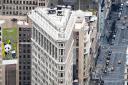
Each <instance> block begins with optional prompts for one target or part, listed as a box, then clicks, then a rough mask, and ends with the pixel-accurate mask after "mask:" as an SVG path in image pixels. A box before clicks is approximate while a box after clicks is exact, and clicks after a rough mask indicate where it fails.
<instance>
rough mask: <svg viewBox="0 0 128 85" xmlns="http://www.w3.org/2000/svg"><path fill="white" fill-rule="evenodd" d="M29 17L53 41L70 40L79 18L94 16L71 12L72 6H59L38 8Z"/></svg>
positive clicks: (79, 11)
mask: <svg viewBox="0 0 128 85" xmlns="http://www.w3.org/2000/svg"><path fill="white" fill-rule="evenodd" d="M28 16H29V17H30V19H31V20H32V21H34V22H35V23H36V24H38V26H39V27H41V28H42V29H43V30H44V31H45V32H46V33H48V34H49V35H50V36H51V37H52V38H53V39H55V40H68V39H69V37H70V35H71V33H72V30H73V29H74V25H75V23H76V21H77V20H78V19H77V17H79V16H82V18H83V19H84V17H85V16H86V17H89V16H92V12H88V11H87V12H83V11H81V10H78V11H71V7H70V6H67V7H65V6H57V7H56V8H36V9H35V10H32V11H31V12H29V13H28ZM49 24H50V25H49ZM45 25H46V26H45Z"/></svg>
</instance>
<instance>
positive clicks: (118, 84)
mask: <svg viewBox="0 0 128 85" xmlns="http://www.w3.org/2000/svg"><path fill="white" fill-rule="evenodd" d="M118 13H119V12H112V13H111V20H107V23H106V27H107V28H105V29H107V30H106V31H108V32H105V33H109V31H111V30H110V29H111V28H110V27H111V25H112V22H113V21H114V20H116V26H115V27H116V34H114V35H115V39H112V43H113V45H110V44H109V43H101V50H100V55H99V56H98V60H97V65H96V69H95V74H96V75H100V76H99V78H100V80H103V81H104V84H103V85H123V83H124V66H125V62H126V49H127V45H128V28H127V27H128V19H124V16H128V7H126V5H125V4H124V6H123V10H122V14H121V18H120V20H117V19H118ZM124 21H125V22H126V24H123V22H124ZM108 23H109V24H108ZM122 27H123V29H122ZM105 35H109V34H105ZM104 40H105V41H107V40H106V38H105V37H104ZM108 51H112V53H111V55H110V56H109V57H110V60H109V64H108V65H106V62H107V59H106V57H107V56H108V53H107V52H108ZM119 61H121V64H118V62H119ZM112 68H113V69H114V70H113V71H112V70H111V69H112ZM105 69H106V73H104V71H105ZM94 85H96V84H94Z"/></svg>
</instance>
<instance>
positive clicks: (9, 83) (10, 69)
mask: <svg viewBox="0 0 128 85" xmlns="http://www.w3.org/2000/svg"><path fill="white" fill-rule="evenodd" d="M5 85H16V64H9V65H5Z"/></svg>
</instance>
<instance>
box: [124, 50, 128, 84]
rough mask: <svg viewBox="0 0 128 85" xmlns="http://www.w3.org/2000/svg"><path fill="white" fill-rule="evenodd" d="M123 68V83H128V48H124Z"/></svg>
mask: <svg viewBox="0 0 128 85" xmlns="http://www.w3.org/2000/svg"><path fill="white" fill-rule="evenodd" d="M124 66H125V70H124V85H128V48H127V50H126V62H125V65H124Z"/></svg>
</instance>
